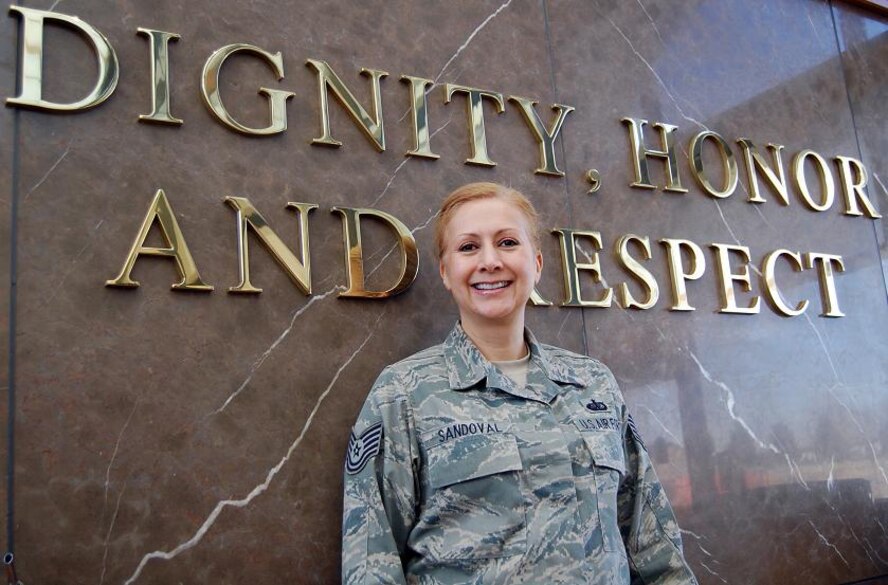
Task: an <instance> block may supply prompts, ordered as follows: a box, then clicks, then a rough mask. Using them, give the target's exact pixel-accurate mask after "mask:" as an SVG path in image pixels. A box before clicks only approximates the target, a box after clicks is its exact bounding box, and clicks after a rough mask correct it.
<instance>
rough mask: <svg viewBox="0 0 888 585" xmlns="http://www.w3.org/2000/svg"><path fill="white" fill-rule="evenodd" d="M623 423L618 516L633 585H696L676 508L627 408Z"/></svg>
mask: <svg viewBox="0 0 888 585" xmlns="http://www.w3.org/2000/svg"><path fill="white" fill-rule="evenodd" d="M622 418H623V450H624V453H625V462H626V475H625V477H624V478H623V481H622V483H621V484H620V488H619V490H618V492H617V508H618V509H617V515H618V521H619V524H620V533H621V535H622V537H623V542H624V543H625V545H626V553H627V557H628V559H629V568H630V575H631V579H632V585H687V584H693V585H696V584H697V580H696V578H695V577H694V574H693V572H692V571H691V568H690V567H689V566H688V564H687V561H685V558H684V553H683V551H682V545H681V533H680V531H679V528H678V523H677V522H676V521H675V514H674V513H673V511H672V506H670V505H669V500H668V499H667V498H666V493H665V492H664V491H663V486H662V485H660V481H659V480H658V479H657V474H656V472H654V468H653V465H652V464H651V460H650V456H649V455H648V452H647V448H646V447H645V446H644V442H643V441H642V440H641V436H640V435H639V432H638V429H637V428H636V426H635V422H634V421H633V420H632V415H631V414H629V413H628V409H627V408H626V407H625V406H624V407H623V414H622Z"/></svg>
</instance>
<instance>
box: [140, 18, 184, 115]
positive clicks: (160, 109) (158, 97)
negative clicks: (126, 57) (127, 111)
mask: <svg viewBox="0 0 888 585" xmlns="http://www.w3.org/2000/svg"><path fill="white" fill-rule="evenodd" d="M136 30H137V31H138V34H141V35H144V36H146V37H148V43H149V45H148V48H149V51H150V52H151V113H150V114H147V115H145V114H141V115H140V116H139V122H153V123H155V124H175V125H179V124H181V123H182V120H180V119H179V118H176V117H175V116H173V115H172V114H170V55H169V44H170V40H174V41H175V40H176V39H178V38H180V37H179V35H177V34H176V33H170V32H163V31H160V30H151V29H150V28H142V27H139V28H138V29H136Z"/></svg>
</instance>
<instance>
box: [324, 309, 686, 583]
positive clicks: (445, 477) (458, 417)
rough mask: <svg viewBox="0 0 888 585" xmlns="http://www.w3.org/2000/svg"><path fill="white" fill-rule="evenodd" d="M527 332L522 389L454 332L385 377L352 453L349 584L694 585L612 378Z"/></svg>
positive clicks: (347, 496) (346, 548) (360, 423)
mask: <svg viewBox="0 0 888 585" xmlns="http://www.w3.org/2000/svg"><path fill="white" fill-rule="evenodd" d="M525 338H526V342H527V344H528V347H529V348H530V366H529V369H528V373H527V383H526V385H525V386H523V387H518V386H516V384H515V383H514V382H513V381H512V380H511V379H510V378H508V377H507V376H505V375H504V374H503V373H502V372H500V371H499V370H498V369H497V368H496V367H494V366H493V365H492V364H491V363H490V362H489V361H487V360H486V359H485V358H484V356H483V355H482V354H481V352H480V351H479V350H478V348H477V347H476V346H475V345H474V343H472V341H471V340H470V339H469V338H468V336H467V335H466V334H465V332H464V331H463V329H462V328H461V326H460V325H459V324H457V325H456V327H455V328H454V329H453V331H452V332H451V334H450V335H449V336H448V338H447V339H446V341H445V342H444V343H443V344H441V345H437V346H434V347H432V348H429V349H427V350H425V351H422V352H419V353H417V354H415V355H413V356H411V357H409V358H407V359H405V360H403V361H401V362H398V363H396V364H394V365H391V366H389V367H387V368H385V370H383V372H382V373H381V374H380V376H379V378H378V379H377V380H376V383H375V384H374V386H373V388H372V390H371V391H370V394H369V396H368V397H367V400H366V402H365V404H364V407H363V409H362V410H361V413H360V415H359V417H358V420H357V422H356V423H355V426H354V428H353V430H352V435H351V439H350V441H349V447H348V453H347V456H346V465H345V467H346V470H345V476H344V477H345V490H344V514H343V528H342V582H343V584H349V585H357V584H362V585H371V584H372V585H380V584H427V585H433V584H447V585H455V584H458V583H459V584H462V583H473V584H503V585H506V584H508V585H512V584H515V583H534V584H546V585H549V584H552V585H555V584H571V585H576V584H580V583H596V584H598V583H600V584H629V583H632V584H636V583H637V584H641V583H644V584H653V583H656V584H662V585H676V584H688V583H691V584H695V583H696V580H695V579H694V576H693V574H692V572H691V570H690V568H689V567H688V565H687V563H686V562H685V560H684V557H683V554H682V544H681V537H680V533H679V529H678V526H677V524H676V522H675V517H674V515H673V512H672V508H671V507H670V505H669V502H668V501H667V499H666V495H665V493H664V492H663V489H662V487H661V485H660V482H659V481H658V480H657V476H656V474H655V473H654V469H653V467H652V466H651V462H650V458H649V457H648V454H647V451H646V449H645V447H644V444H643V443H642V441H641V439H640V437H639V435H638V432H637V429H636V428H635V426H634V423H632V421H631V417H630V416H629V415H628V413H627V409H626V405H625V403H624V401H623V397H622V395H621V393H620V391H619V388H618V387H617V383H616V380H615V379H614V377H613V375H612V374H611V372H610V370H608V369H607V368H606V367H605V366H604V365H603V364H601V362H599V361H597V360H594V359H592V358H589V357H587V356H583V355H579V354H575V353H572V352H569V351H566V350H563V349H559V348H555V347H552V346H547V345H543V344H540V343H538V342H537V341H536V339H535V338H534V337H533V335H532V334H531V333H530V332H529V331H527V332H526V333H525Z"/></svg>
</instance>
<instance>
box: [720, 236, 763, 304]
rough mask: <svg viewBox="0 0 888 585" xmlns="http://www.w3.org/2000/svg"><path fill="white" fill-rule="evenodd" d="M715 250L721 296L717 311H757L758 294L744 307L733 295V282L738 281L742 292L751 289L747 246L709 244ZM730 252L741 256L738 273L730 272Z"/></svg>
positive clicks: (759, 301) (759, 302) (759, 300)
mask: <svg viewBox="0 0 888 585" xmlns="http://www.w3.org/2000/svg"><path fill="white" fill-rule="evenodd" d="M710 246H712V247H713V248H714V249H715V250H716V255H715V259H716V266H717V268H718V275H719V278H720V280H721V291H720V292H721V297H722V306H721V309H719V311H718V312H719V313H741V314H746V315H752V314H755V313H758V312H759V309H760V306H761V299H760V298H759V297H758V295H756V296H754V297H753V298H752V300H751V301H750V302H749V305H748V306H746V307H740V306H738V305H737V299H736V297H735V295H734V282H735V281H736V282H740V283H741V284H742V285H743V286H742V287H741V288H742V290H743V291H744V292H749V291H751V290H752V282H751V280H750V278H749V266H747V265H748V264H749V248H747V247H746V246H732V245H729V244H710ZM730 252H736V253H737V254H740V256H742V257H743V267H742V269H741V270H740V272H739V273H734V272H731V255H730Z"/></svg>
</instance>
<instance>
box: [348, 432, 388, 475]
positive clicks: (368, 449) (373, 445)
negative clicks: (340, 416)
mask: <svg viewBox="0 0 888 585" xmlns="http://www.w3.org/2000/svg"><path fill="white" fill-rule="evenodd" d="M381 444H382V421H379V422H378V423H375V424H372V425H370V426H369V427H367V428H366V429H364V432H363V433H361V434H360V435H359V436H355V432H354V431H352V433H351V437H349V439H348V454H347V455H346V458H345V471H346V473H348V474H349V475H355V474H356V473H360V472H361V470H362V469H364V467H365V466H366V465H367V462H368V461H370V459H371V458H372V457H374V456H375V455H376V454H377V453H379V446H380V445H381Z"/></svg>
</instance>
